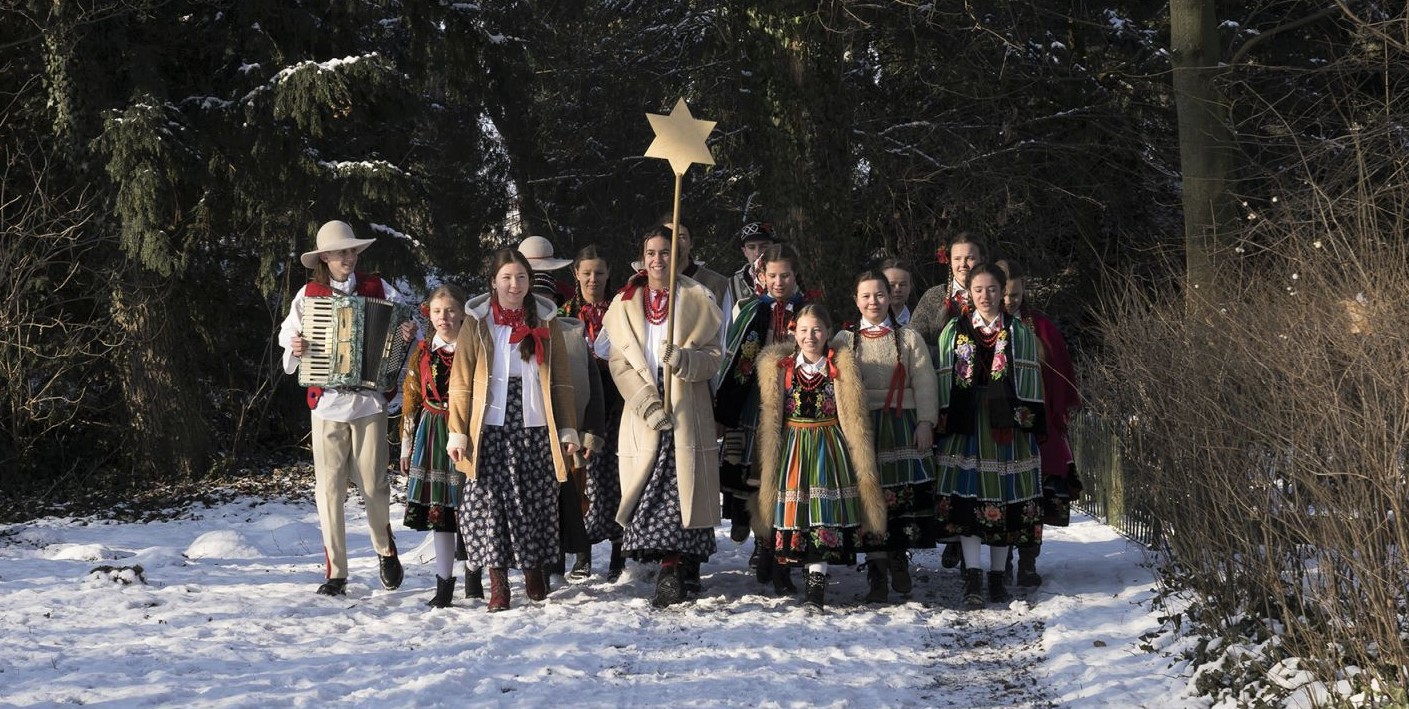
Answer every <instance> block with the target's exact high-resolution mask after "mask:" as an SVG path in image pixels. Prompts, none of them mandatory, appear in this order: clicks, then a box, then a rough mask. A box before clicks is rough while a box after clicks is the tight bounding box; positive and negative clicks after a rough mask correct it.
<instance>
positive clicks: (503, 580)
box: [489, 566, 509, 613]
mask: <svg viewBox="0 0 1409 709" xmlns="http://www.w3.org/2000/svg"><path fill="white" fill-rule="evenodd" d="M506 610H509V570H508V569H506V568H504V567H502V566H501V567H499V568H491V569H490V570H489V612H490V613H497V612H499V611H506Z"/></svg>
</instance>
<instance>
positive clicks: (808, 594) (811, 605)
mask: <svg viewBox="0 0 1409 709" xmlns="http://www.w3.org/2000/svg"><path fill="white" fill-rule="evenodd" d="M826 592H827V575H826V574H824V573H822V572H821V571H809V572H807V587H806V590H805V591H803V600H802V607H803V608H806V609H807V610H809V611H813V612H816V613H821V612H822V596H824V595H825V594H826Z"/></svg>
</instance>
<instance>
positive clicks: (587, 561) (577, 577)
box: [567, 551, 592, 581]
mask: <svg viewBox="0 0 1409 709" xmlns="http://www.w3.org/2000/svg"><path fill="white" fill-rule="evenodd" d="M591 577H592V552H591V551H588V552H587V553H585V554H578V555H577V561H575V562H573V564H572V571H569V572H568V576H567V579H568V580H569V581H586V580H587V579H589V578H591Z"/></svg>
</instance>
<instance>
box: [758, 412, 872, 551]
mask: <svg viewBox="0 0 1409 709" xmlns="http://www.w3.org/2000/svg"><path fill="white" fill-rule="evenodd" d="M775 474H776V475H777V476H778V501H777V503H775V505H774V509H773V530H774V531H773V543H774V555H775V558H776V559H777V561H778V563H780V564H786V565H790V566H801V565H805V564H812V563H818V562H823V561H825V562H829V563H836V564H854V563H856V541H857V536H858V535H859V533H860V527H861V492H860V489H859V488H858V487H857V484H856V472H855V471H854V470H853V469H852V467H851V459H850V457H849V456H848V455H847V452H846V440H845V439H844V438H843V437H842V432H841V425H840V424H839V423H838V422H837V419H836V418H829V419H800V418H790V419H788V422H787V426H786V427H785V428H784V431H783V465H782V469H781V470H778V471H777V472H776V473H775Z"/></svg>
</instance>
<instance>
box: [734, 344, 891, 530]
mask: <svg viewBox="0 0 1409 709" xmlns="http://www.w3.org/2000/svg"><path fill="white" fill-rule="evenodd" d="M833 351H834V352H835V353H836V354H835V355H834V357H835V360H834V361H835V363H836V365H837V378H836V382H835V389H836V396H837V418H838V419H839V422H840V424H841V430H842V436H844V437H845V438H846V449H847V455H849V456H850V457H851V468H852V470H853V471H854V472H855V473H856V486H857V488H858V489H859V491H860V493H861V529H862V530H863V531H865V532H869V533H871V534H883V533H885V530H886V500H885V495H884V494H883V493H882V492H881V477H880V473H879V472H878V471H877V469H876V445H875V441H874V436H873V435H872V433H871V416H870V412H869V409H868V407H867V406H866V389H865V387H864V386H863V384H862V381H861V370H860V369H859V368H858V367H857V365H856V357H855V356H854V355H852V354H851V351H850V350H844V349H839V348H835V347H834V348H833ZM796 356H797V348H796V346H795V345H789V344H787V343H782V344H777V345H771V346H769V347H767V348H765V349H764V350H763V351H762V352H761V353H759V355H758V392H759V399H760V403H761V404H762V406H761V407H760V408H761V409H762V411H761V412H760V415H759V420H758V433H757V436H758V438H757V447H758V448H757V450H758V456H759V463H760V466H761V468H760V469H761V470H762V475H761V478H762V480H761V481H760V483H761V485H760V487H759V490H758V508H759V509H758V512H759V514H761V515H762V518H763V522H764V523H765V524H766V525H767V526H768V527H769V528H772V526H773V513H774V509H775V507H776V506H777V502H778V477H779V476H778V470H779V468H780V467H781V466H782V464H783V461H782V457H783V427H784V426H785V425H786V424H787V421H786V420H785V418H784V415H783V397H784V396H786V394H787V392H785V391H784V390H783V387H784V382H783V370H782V368H780V367H779V366H778V365H779V363H780V362H782V361H783V360H784V359H785V358H791V357H796Z"/></svg>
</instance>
